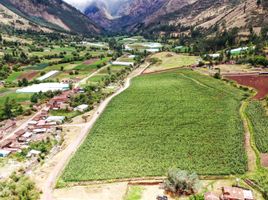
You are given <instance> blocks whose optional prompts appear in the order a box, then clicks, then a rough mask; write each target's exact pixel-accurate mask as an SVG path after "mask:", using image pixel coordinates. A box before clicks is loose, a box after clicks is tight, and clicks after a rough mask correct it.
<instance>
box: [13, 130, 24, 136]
mask: <svg viewBox="0 0 268 200" xmlns="http://www.w3.org/2000/svg"><path fill="white" fill-rule="evenodd" d="M25 133H26V131H25V130H24V129H21V130H19V131H17V132H16V133H15V135H16V137H20V136H22V135H24V134H25Z"/></svg>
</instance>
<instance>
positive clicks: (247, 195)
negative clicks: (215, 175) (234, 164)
mask: <svg viewBox="0 0 268 200" xmlns="http://www.w3.org/2000/svg"><path fill="white" fill-rule="evenodd" d="M221 199H222V200H254V198H253V194H252V192H251V191H250V190H244V189H242V188H238V187H223V188H222V196H221Z"/></svg>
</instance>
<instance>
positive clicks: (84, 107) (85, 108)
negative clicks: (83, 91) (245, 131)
mask: <svg viewBox="0 0 268 200" xmlns="http://www.w3.org/2000/svg"><path fill="white" fill-rule="evenodd" d="M88 107H89V106H88V105H87V104H82V105H80V106H77V107H76V108H74V111H79V112H85V111H86V110H87V109H88Z"/></svg>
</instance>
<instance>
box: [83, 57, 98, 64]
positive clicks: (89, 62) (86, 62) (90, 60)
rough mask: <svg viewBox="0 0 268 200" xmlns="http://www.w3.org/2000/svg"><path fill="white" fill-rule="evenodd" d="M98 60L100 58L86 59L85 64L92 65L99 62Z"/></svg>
mask: <svg viewBox="0 0 268 200" xmlns="http://www.w3.org/2000/svg"><path fill="white" fill-rule="evenodd" d="M98 60H99V59H97V58H94V59H89V60H86V61H85V62H84V64H85V65H91V64H93V63H95V62H97V61H98Z"/></svg>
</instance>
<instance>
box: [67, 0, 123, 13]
mask: <svg viewBox="0 0 268 200" xmlns="http://www.w3.org/2000/svg"><path fill="white" fill-rule="evenodd" d="M64 1H66V2H67V3H69V4H71V5H73V6H74V7H76V8H78V9H80V10H82V11H83V10H84V9H85V7H86V6H88V5H89V4H90V3H91V2H92V1H103V2H105V3H107V4H111V3H115V2H117V1H120V0H64Z"/></svg>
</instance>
